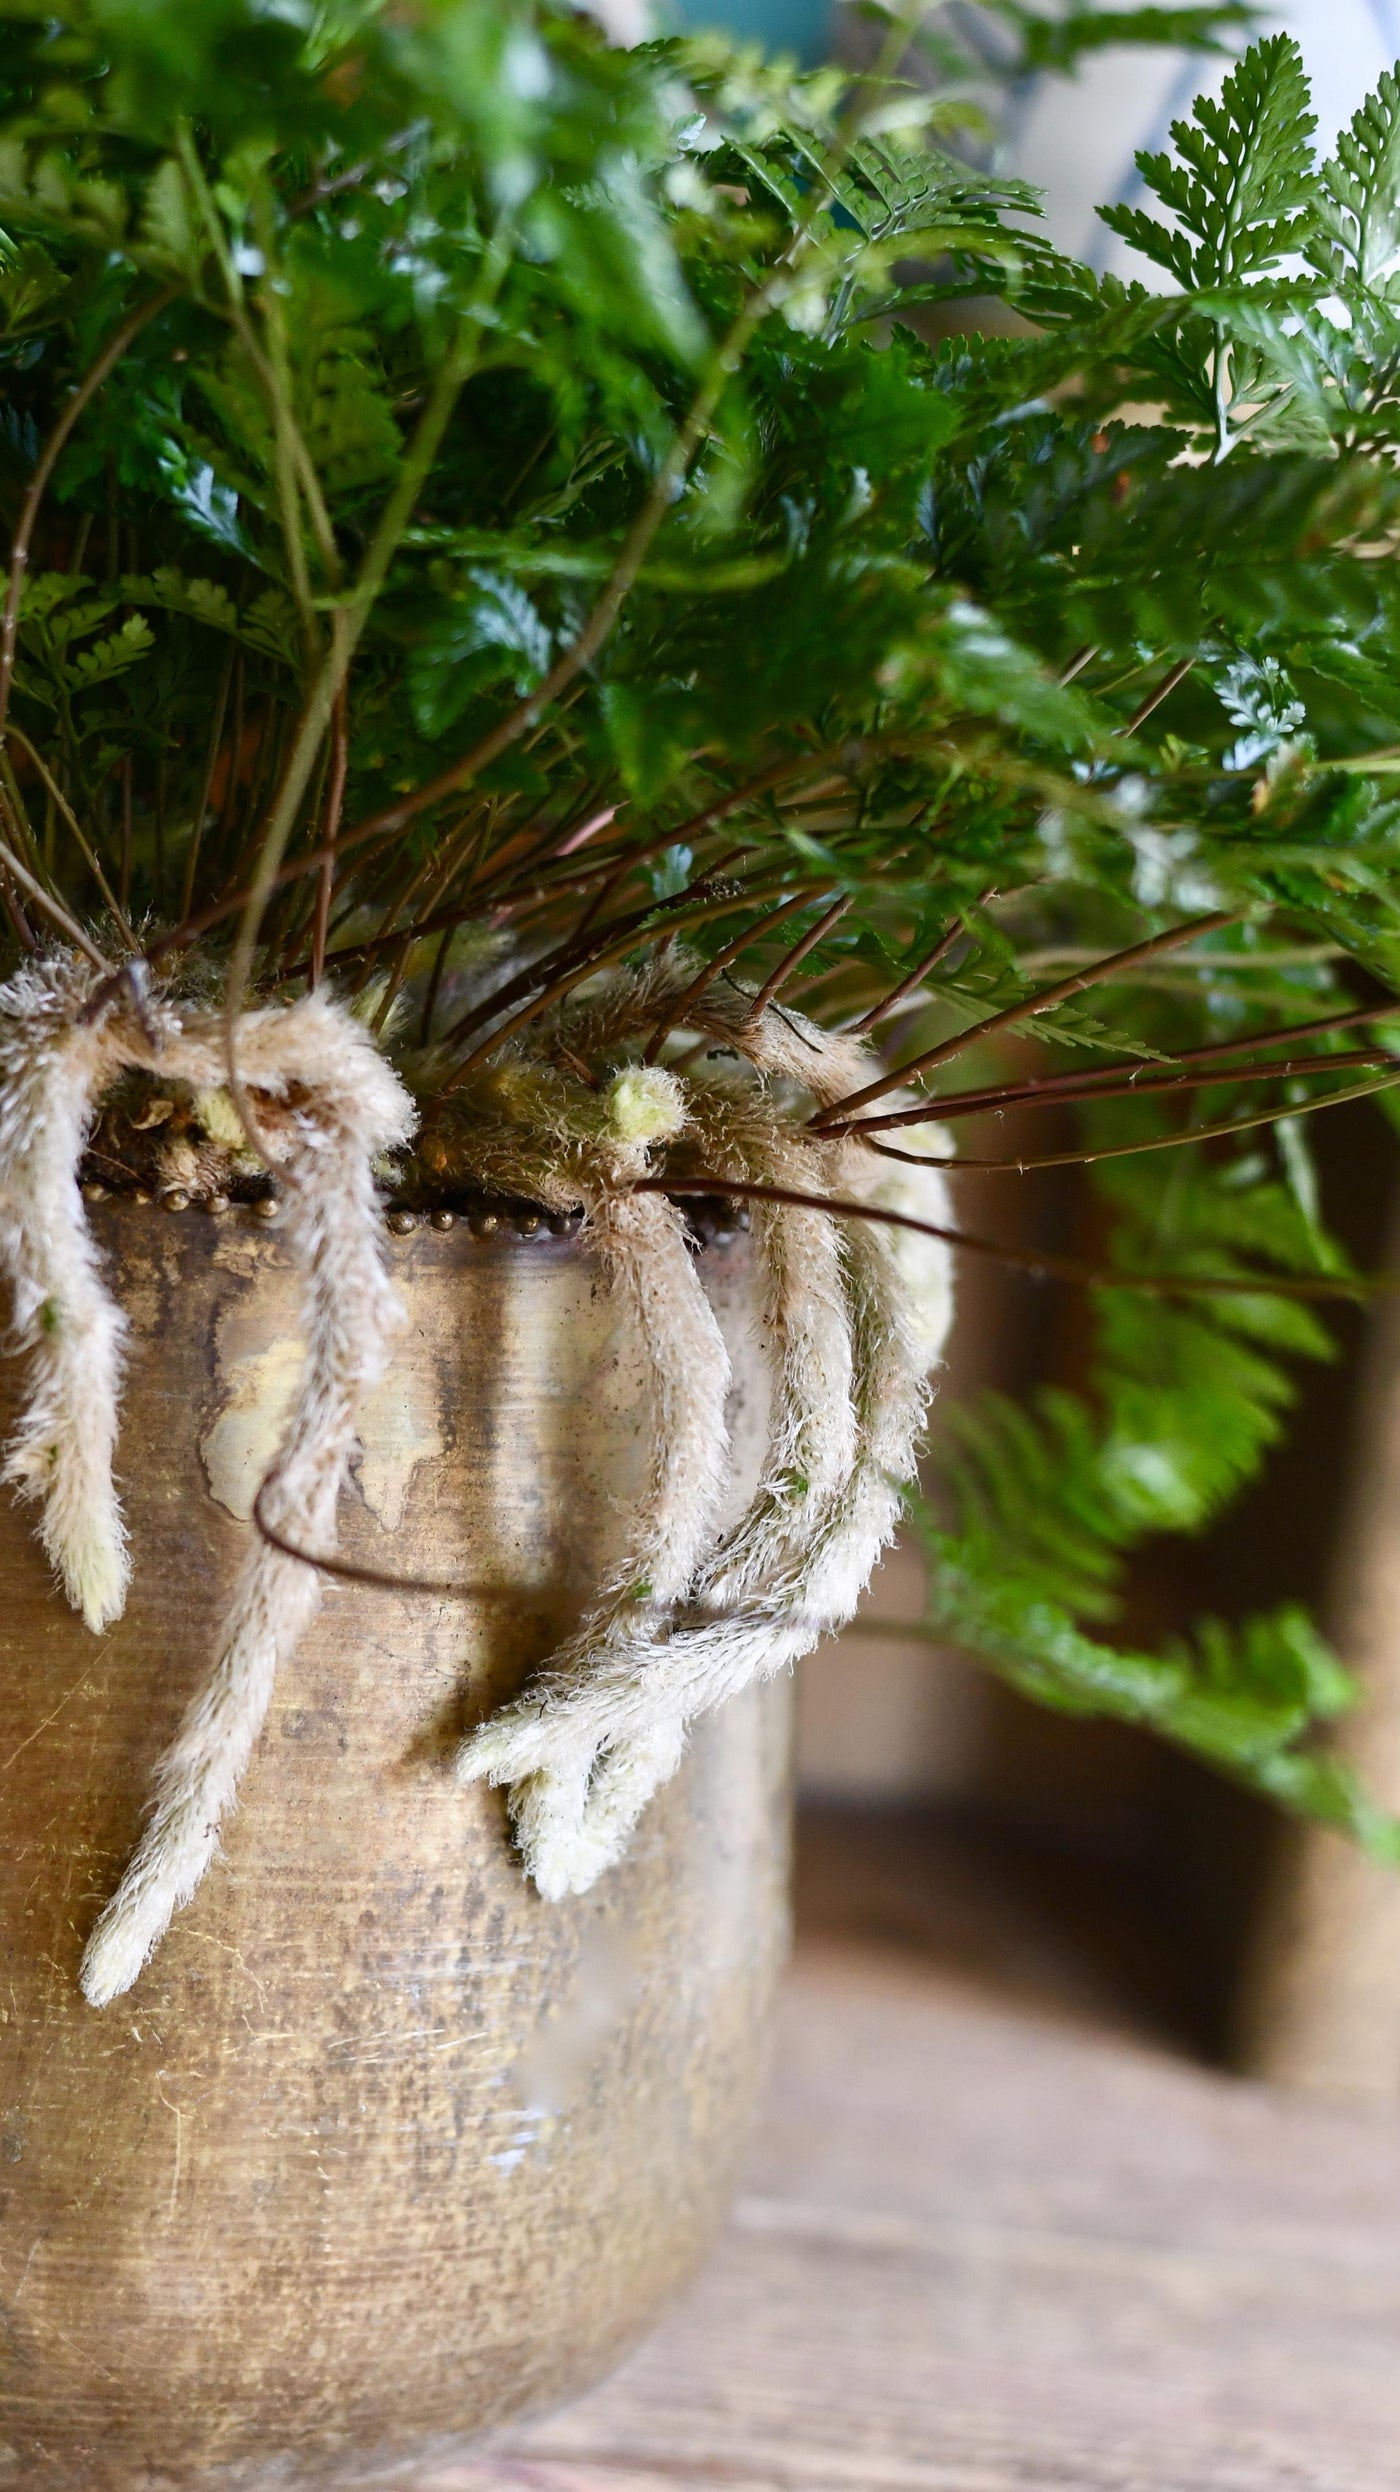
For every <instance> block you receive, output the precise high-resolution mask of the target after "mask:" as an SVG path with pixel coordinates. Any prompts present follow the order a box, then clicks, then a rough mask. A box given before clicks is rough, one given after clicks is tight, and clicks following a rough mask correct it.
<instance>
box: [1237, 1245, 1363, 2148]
mask: <svg viewBox="0 0 1400 2492" xmlns="http://www.w3.org/2000/svg"><path fill="white" fill-rule="evenodd" d="M1388 1267H1389V1269H1390V1270H1391V1271H1392V1272H1400V1211H1397V1213H1396V1214H1395V1215H1393V1216H1392V1225H1391V1237H1390V1253H1389V1257H1388ZM1326 1624H1327V1626H1328V1628H1329V1630H1330V1632H1331V1635H1332V1639H1333V1642H1334V1643H1335V1645H1336V1647H1337V1650H1338V1652H1339V1653H1340V1655H1341V1657H1342V1659H1343V1661H1345V1662H1346V1663H1347V1665H1348V1667H1349V1668H1350V1669H1352V1670H1353V1671H1354V1672H1355V1673H1356V1676H1357V1677H1358V1679H1359V1680H1360V1681H1361V1683H1362V1689H1363V1694H1362V1699H1361V1703H1360V1705H1359V1706H1358V1708H1357V1711H1356V1713H1355V1714H1354V1715H1352V1716H1351V1717H1350V1718H1349V1719H1348V1720H1347V1721H1346V1722H1345V1723H1344V1724H1343V1726H1342V1728H1341V1732H1340V1737H1339V1745H1340V1746H1341V1748H1342V1749H1343V1751H1344V1753H1345V1754H1346V1756H1347V1757H1348V1758H1349V1759H1350V1761H1351V1762H1352V1763H1353V1764H1354V1765H1355V1767H1356V1769H1357V1771H1358V1773H1359V1774H1360V1775H1361V1777H1362V1779H1363V1780H1364V1782H1365V1783H1366V1786H1367V1788H1368V1789H1369V1790H1370V1791H1371V1793H1372V1794H1373V1795H1374V1797H1375V1798H1376V1799H1378V1800H1380V1801H1381V1802H1383V1803H1384V1804H1386V1805H1387V1806H1389V1807H1391V1808H1396V1809H1400V1297H1395V1298H1386V1299H1382V1300H1380V1301H1378V1303H1377V1304H1376V1306H1375V1308H1374V1309H1373V1312H1372V1315H1371V1319H1370V1338H1369V1341H1368V1345H1367V1351H1366V1361H1365V1368H1364V1372H1363V1382H1362V1390H1361V1396H1360V1404H1359V1410H1358V1417H1357V1426H1356V1434H1355V1440H1354V1444H1353V1448H1352V1456H1351V1482H1350V1493H1349V1495H1348V1498H1347V1503H1346V1507H1345V1514H1344V1520H1343V1524H1342V1529H1341V1533H1340V1537H1339V1542H1338V1548H1337V1555H1336V1561H1335V1565H1334V1571H1333V1586H1332V1594H1331V1599H1330V1602H1329V1605H1328V1616H1327V1620H1326ZM1239 2036H1240V2048H1239V2054H1238V2056H1239V2060H1240V2064H1241V2065H1242V2066H1243V2067H1244V2068H1245V2069H1246V2070H1247V2071H1248V2073H1249V2074H1250V2075H1253V2076H1260V2077H1265V2078H1267V2079H1269V2080H1270V2081H1271V2082H1273V2083H1275V2084H1279V2085H1287V2086H1292V2087H1295V2088H1297V2089H1298V2090H1299V2091H1305V2092H1309V2093H1315V2094H1327V2095H1332V2096H1335V2097H1339V2098H1342V2097H1345V2098H1349V2099H1351V2100H1352V2101H1355V2102H1373V2103H1378V2104H1379V2103H1390V2102H1395V2103H1400V1872H1397V1871H1396V1870H1390V1869H1385V1868H1382V1867H1380V1866H1378V1865H1377V1864H1376V1863H1375V1862H1374V1861H1371V1860H1367V1859H1366V1858H1364V1857H1363V1855H1362V1854H1361V1853H1360V1852H1358V1851H1357V1850H1356V1849H1355V1847H1354V1846H1353V1845H1352V1844H1350V1843H1348V1842H1346V1841H1344V1840H1343V1839H1342V1837H1341V1836H1339V1835H1334V1834H1329V1833H1326V1832H1324V1831H1323V1830H1322V1829H1320V1828H1316V1827H1308V1828H1295V1827H1290V1828H1288V1829H1286V1830H1285V1832H1284V1833H1283V1834H1282V1836H1281V1837H1280V1840H1279V1846H1278V1854H1277V1858H1276V1860H1275V1863H1274V1867H1273V1870H1272V1873H1271V1875H1270V1877H1269V1879H1268V1881H1267V1882H1266V1888H1265V1894H1264V1898H1263V1909H1262V1913H1261V1916H1260V1923H1259V1930H1258V1935H1257V1938H1256V1942H1255V1950H1254V1957H1253V1961H1252V1963H1251V1965H1250V1967H1249V1971H1248V1974H1247V1976H1246V1980H1245V1983H1244V1986H1243V1993H1242V1997H1241V2003H1240V2016H1239Z"/></svg>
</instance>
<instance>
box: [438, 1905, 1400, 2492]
mask: <svg viewBox="0 0 1400 2492" xmlns="http://www.w3.org/2000/svg"><path fill="white" fill-rule="evenodd" d="M954 1869H955V1870H956V1863H954ZM978 1908H979V1907H978V1906H977V1903H976V1899H975V1897H974V1898H973V1900H972V1902H971V1903H970V1904H969V1906H968V1910H969V1912H970V1913H971V1916H972V1921H973V1922H974V1923H975V1922H976V1916H977V1910H978ZM966 1917H967V1916H966V1915H964V1918H965V1919H966ZM1004 1918H1005V1916H1004V1915H1003V1920H1004ZM840 1919H841V1916H840V1915H839V1914H838V1915H836V1916H835V1917H834V1922H833V1916H831V1915H828V1916H827V1921H826V1924H825V1925H824V1926H822V1925H820V1924H819V1927H818V1929H817V1932H816V1934H815V1935H812V1936H809V1937H808V1938H807V1939H806V1940H805V1941H804V1942H803V1944H802V1945H801V1946H800V1947H799V1950H798V1954H797V1958H796V1961H795V1963H794V1967H793V1972H792V1976H791V1979H790V1982H789V1986H788V1991H787V1996H786V2000H785V2003H784V2008H783V2013H782V2019H781V2026H780V2032H779V2037H778V2048H777V2055H776V2062H775V2067H774V2073H773V2080H772V2084H771V2087H770V2090H769V2096H768V2102H767V2108H766V2112H765V2116H764V2119H763V2122H762V2125H761V2129H760V2133H759V2135H758V2137H757V2139H756V2142H755V2147H754V2152H753V2155H752V2159H751V2163H750V2168H749V2173H748V2179H747V2183H746V2186H745V2188H744V2189H743V2191H742V2193H741V2195H740V2197H739V2200H738V2202H737V2204H736V2206H735V2209H734V2212H733V2217H732V2220H731V2222H730V2225H729V2228H728V2231H727V2233H726V2234H725V2237H724V2239H723V2241H722V2242H721V2244H720V2246H719V2248H718V2250H717V2252H716V2254H715V2256H714V2258H713V2260H712V2261H711V2263H710V2265H709V2267H708V2269H707V2271H706V2272H705V2274H704V2275H703V2277H702V2278H701V2279H700V2281H699V2283H698V2284H697V2285H696V2286H695V2287H694V2288H693V2290H692V2291H691V2293H690V2294H689V2296H688V2297H687V2298H686V2300H685V2301H684V2302H683V2304H682V2305H681V2306H680V2307H678V2308H677V2309H675V2310H674V2311H672V2312H671V2313H670V2315H669V2316H668V2317H667V2318H666V2319H665V2320H664V2321H663V2322H662V2324H661V2326H660V2328H659V2329H658V2331H657V2333H656V2334H655V2336H654V2337H653V2338H652V2339H651V2341H650V2343H649V2344H647V2345H646V2346H644V2347H643V2348H642V2350H641V2351H640V2352H638V2353H637V2354H635V2355H634V2356H633V2357H632V2359H631V2360H630V2361H629V2362H628V2363H627V2364H626V2365H625V2366H624V2368H623V2369H622V2370H621V2371H620V2372H619V2373H618V2374H617V2375H616V2376H615V2377H614V2378H613V2379H612V2380H611V2381H609V2382H608V2383H607V2384H606V2385H604V2386H603V2387H602V2388H600V2389H598V2390H596V2391H595V2392H594V2393H593V2394H592V2395H591V2396H589V2397H587V2398H585V2399H584V2400H583V2401H582V2402H581V2403H580V2404H578V2405H576V2406H574V2407H573V2408H572V2409H570V2410H569V2411H568V2412H566V2413H563V2414H560V2415H558V2416H556V2417H553V2418H551V2419H549V2420H547V2421H544V2422H542V2423H536V2424H534V2425H532V2426H529V2427H527V2428H525V2429H523V2430H517V2431H516V2432H514V2433H513V2434H512V2435H510V2437H509V2438H508V2439H507V2440H506V2441H504V2442H503V2443H502V2444H500V2446H499V2447H498V2448H497V2449H496V2450H495V2451H493V2452H492V2453H490V2454H484V2455H482V2456H481V2457H480V2458H478V2459H475V2460H473V2461H471V2462H469V2463H466V2464H457V2465H455V2466H452V2467H450V2468H447V2469H445V2470H440V2471H439V2472H437V2473H435V2474H432V2475H430V2476H427V2477H424V2478H422V2479H421V2482H420V2485H419V2486H418V2487H415V2492H1303V2488H1304V2487H1308V2488H1309V2492H1312V2488H1314V2487H1315V2492H1396V2487H1397V2484H1400V2120H1397V2121H1395V2122H1392V2121H1389V2120H1385V2121H1382V2120H1379V2119H1376V2118H1374V2117H1365V2116H1361V2115H1357V2114H1355V2113H1343V2112H1338V2111H1332V2110H1330V2109H1325V2108H1322V2107H1320V2106H1318V2105H1316V2104H1311V2103H1306V2102H1302V2101H1298V2100H1293V2099H1287V2098H1283V2097H1279V2096H1271V2095H1270V2094H1268V2093H1266V2092H1265V2091H1264V2090H1262V2089H1261V2088H1258V2087H1254V2086H1247V2085H1244V2084H1242V2083H1240V2082H1238V2081H1235V2080H1232V2079H1230V2078H1228V2077H1225V2076H1221V2075H1218V2074H1216V2073H1214V2072H1212V2071H1209V2070H1207V2069H1204V2068H1202V2067H1200V2066H1198V2065H1195V2064H1193V2063H1192V2062H1191V2061H1190V2060H1189V2059H1188V2058H1186V2057H1185V2056H1184V2055H1182V2054H1181V2053H1180V2052H1178V2051H1176V2050H1173V2049H1171V2048H1169V2047H1167V2046H1166V2045H1165V2044H1164V2043H1163V2042H1161V2041H1159V2040H1157V2039H1154V2038H1153V2037H1152V2035H1151V2033H1150V2032H1149V2031H1146V2030H1144V2027H1143V2024H1142V2021H1141V2019H1140V2018H1139V2019H1137V2020H1136V2022H1135V2021H1134V2020H1133V2018H1132V2017H1131V2016H1128V2015H1125V2014H1124V2013H1123V2012H1121V2005H1120V2003H1119V2002H1118V2001H1117V2000H1116V1998H1115V1995H1114V1993H1113V1991H1112V1986H1111V1985H1109V1986H1108V1987H1107V1988H1105V1987H1103V1986H1102V1985H1098V1986H1096V1976H1094V1975H1093V1973H1092V1972H1090V1973H1088V1974H1085V1973H1084V1972H1083V1968H1082V1967H1080V1968H1079V1970H1078V1972H1077V1973H1076V1969H1075V1963H1074V1959H1073V1957H1072V1955H1067V1956H1065V1958H1064V1961H1063V1962H1061V1961H1060V1960H1059V1959H1058V1958H1057V1957H1056V1953H1055V1947H1056V1941H1055V1939H1054V1937H1053V1933H1051V1935H1050V1936H1048V1937H1047V1936H1046V1935H1045V1932H1044V1931H1042V1932H1041V1940H1038V1939H1037V1924H1036V1917H1035V1913H1034V1910H1033V1909H1032V1910H1031V1911H1030V1912H1029V1913H1027V1912H1026V1911H1025V1910H1022V1912H1021V1923H1020V1941H1019V1951H1018V1946H1017V1945H1015V1944H1013V1945H1010V1946H1009V1947H1008V1945H1006V1944H999V1945H997V1946H992V1947H990V1948H988V1947H987V1946H983V1945H978V1944H970V1945H964V1946H963V1947H961V1948H954V1949H951V1950H950V1949H949V1948H948V1947H947V1946H946V1945H945V1946H943V1947H942V1948H941V1950H940V1949H939V1948H938V1947H935V1946H930V1945H926V1944H923V1943H921V1940H922V1937H923V1936H924V1935H926V1933H922V1932H921V1931H920V1929H919V1927H918V1926H917V1924H918V1913H917V1911H916V1912H915V1913H914V1915H913V1925H912V1926H910V1925H906V1926H904V1927H902V1928H901V1929H899V1931H898V1934H897V1935H891V1934H890V1932H889V1931H888V1930H887V1931H886V1933H885V1934H884V1935H883V1936H878V1935H877V1936H875V1937H873V1938H872V1936H871V1935H870V1934H869V1933H868V1932H867V1933H866V1934H865V1935H864V1936H861V1935H856V1934H853V1932H852V1931H851V1930H850V1929H847V1930H846V1931H845V1933H844V1934H843V1932H842V1929H841V1927H840V1926H839V1924H840ZM991 1920H992V1921H993V1922H995V1921H996V1913H995V1911H993V1912H992V1913H991ZM944 1935H945V1937H946V1931H945V1933H944ZM1004 1935H1005V1933H1004V1932H1003V1937H1004ZM975 1936H976V1931H975V1929H974V1938H975ZM1042 1940H1043V1943H1041V1941H1042Z"/></svg>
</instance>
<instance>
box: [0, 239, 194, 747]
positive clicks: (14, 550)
mask: <svg viewBox="0 0 1400 2492" xmlns="http://www.w3.org/2000/svg"><path fill="white" fill-rule="evenodd" d="M178 291H179V289H178V287H176V286H162V288H161V290H160V292H159V293H158V294H152V295H148V296H147V298H146V300H145V302H144V303H138V305H137V307H136V309H135V311H134V312H131V313H129V314H128V316H127V318H126V319H125V320H124V321H122V323H121V325H120V327H119V328H116V329H114V330H113V332H112V334H111V336H110V337H109V338H108V340H107V343H106V345H105V346H104V347H103V349H102V352H101V354H100V355H98V356H97V358H96V360H95V361H94V362H93V363H91V364H89V366H88V369H87V371H86V372H85V373H84V375H83V378H82V379H81V381H80V382H79V383H78V386H77V388H76V389H75V390H74V392H73V395H72V397H71V398H70V399H69V401H68V404H67V406H66V407H65V408H64V410H63V413H62V414H61V416H60V417H59V419H58V422H57V423H56V424H55V426H54V428H53V431H52V432H51V433H50V435H49V437H48V440H47V441H46V442H45V444H44V447H43V449H42V450H41V451H40V453H39V461H38V465H37V466H36V468H35V470H34V473H33V475H32V476H31V477H30V479H29V489H28V491H27V493H26V494H25V497H24V501H23V503H22V505H21V508H20V514H19V524H18V526H17V527H16V529H15V533H14V541H13V543H12V545H11V547H10V577H9V586H8V588H7V590H6V593H5V611H4V616H3V619H0V736H3V734H4V732H5V722H6V720H7V719H8V717H9V714H10V692H11V689H12V687H13V684H14V675H15V649H16V645H17V643H18V640H19V609H20V600H21V598H22V597H23V595H24V575H25V573H26V571H27V570H28V568H29V548H30V546H31V544H32V543H33V539H34V529H35V526H36V523H37V521H38V517H39V512H40V509H41V507H42V505H43V500H44V495H45V494H46V492H47V491H48V486H49V479H50V477H51V476H52V474H53V471H54V469H55V467H56V466H57V465H58V462H59V460H60V458H61V457H62V455H63V451H64V449H65V447H66V445H67V442H68V438H69V435H70V434H71V432H72V430H73V427H74V425H75V424H76V423H77V421H78V418H79V417H80V416H81V415H82V413H83V412H84V410H85V408H87V407H89V406H91V404H92V401H93V399H94V398H95V397H96V396H97V393H98V391H99V390H100V388H101V387H102V384H103V382H104V381H105V380H106V378H107V376H108V374H109V373H110V372H112V371H114V370H115V368H116V366H117V365H118V364H119V363H120V362H121V359H122V357H123V355H124V354H125V353H126V350H127V348H128V347H129V346H130V345H131V344H132V343H133V341H134V340H135V339H136V338H138V337H139V336H140V334H141V331H142V330H143V329H144V328H145V327H146V324H147V322H148V321H151V320H154V319H155V318H156V316H157V314H158V313H160V312H163V311H164V310H165V309H166V307H167V305H169V304H171V303H173V302H174V300H175V297H176V294H177V293H178Z"/></svg>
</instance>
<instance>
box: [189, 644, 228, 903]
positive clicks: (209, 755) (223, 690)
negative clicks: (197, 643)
mask: <svg viewBox="0 0 1400 2492" xmlns="http://www.w3.org/2000/svg"><path fill="white" fill-rule="evenodd" d="M234 657H235V652H234V651H233V650H232V649H230V650H229V652H228V655H227V657H226V658H225V660H224V663H223V668H222V670H221V672H220V676H219V689H218V692H217V693H216V694H215V696H214V717H213V721H212V724H211V726H210V729H209V742H208V745H207V747H206V749H205V755H204V770H203V774H202V776H201V778H200V782H199V796H198V798H197V800H196V803H195V809H194V820H193V822H192V823H191V825H190V845H189V854H188V855H187V857H186V858H185V877H184V882H183V885H182V887H181V892H180V914H181V916H182V917H188V915H189V913H190V902H191V900H192V898H193V896H194V879H195V875H196V873H197V872H198V869H199V851H200V847H201V845H202V843H203V839H204V823H205V818H206V816H207V814H208V811H209V799H210V796H211V795H212V793H213V788H214V772H215V769H216V767H217V765H218V759H219V747H220V745H221V744H222V742H223V736H224V718H225V715H226V713H227V710H228V693H229V685H230V684H231V683H232V681H233V667H234ZM237 767H238V752H237V748H236V747H235V749H234V751H233V752H232V753H231V755H230V756H229V771H230V775H231V774H232V773H233V772H234V771H235V770H236V769H237Z"/></svg>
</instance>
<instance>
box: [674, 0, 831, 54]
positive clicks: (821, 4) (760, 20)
mask: <svg viewBox="0 0 1400 2492" xmlns="http://www.w3.org/2000/svg"><path fill="white" fill-rule="evenodd" d="M672 4H673V6H674V8H675V12H676V15H677V16H678V17H681V18H683V19H684V21H685V23H686V25H688V26H723V27H724V28H725V30H726V31H727V32H728V33H729V34H732V35H747V36H749V37H750V38H751V39H752V40H753V41H755V42H758V43H761V44H762V45H763V47H764V50H765V51H768V52H788V53H792V52H795V53H796V54H797V56H798V59H799V60H803V61H819V60H821V59H822V58H823V56H824V54H825V52H826V48H827V37H828V34H829V32H830V27H831V0H672Z"/></svg>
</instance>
